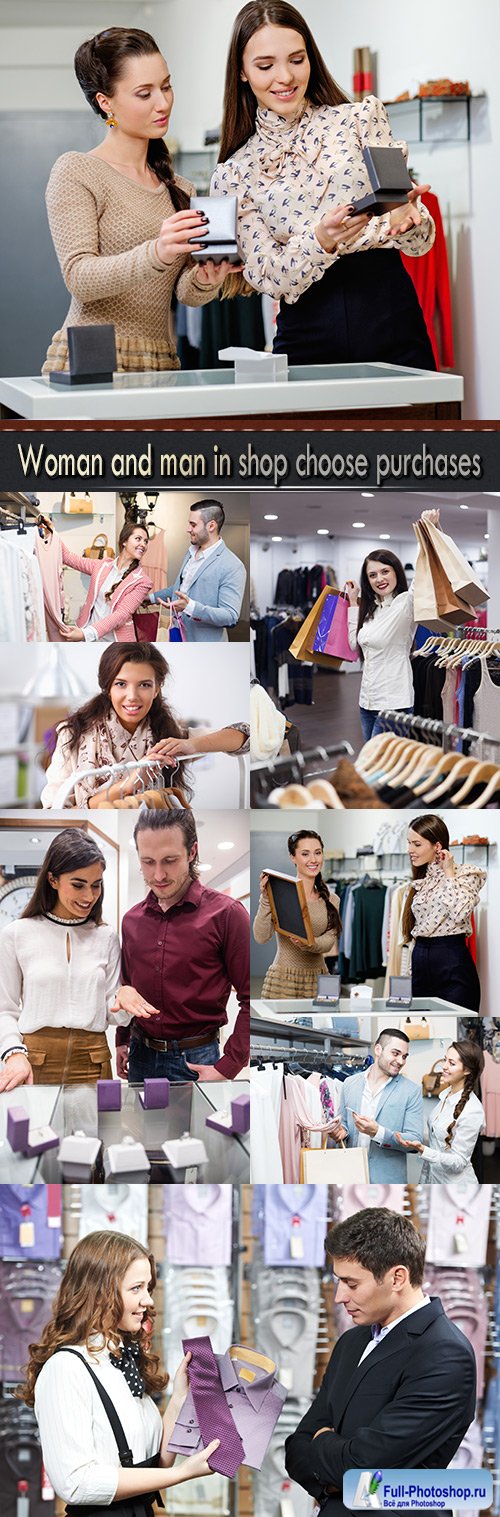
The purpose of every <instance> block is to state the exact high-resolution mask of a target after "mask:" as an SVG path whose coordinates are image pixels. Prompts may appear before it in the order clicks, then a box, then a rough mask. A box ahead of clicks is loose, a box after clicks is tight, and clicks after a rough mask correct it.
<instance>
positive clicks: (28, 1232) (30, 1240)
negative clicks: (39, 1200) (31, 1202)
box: [19, 1206, 35, 1248]
mask: <svg viewBox="0 0 500 1517" xmlns="http://www.w3.org/2000/svg"><path fill="white" fill-rule="evenodd" d="M21 1217H22V1222H20V1223H19V1247H20V1248H34V1246H35V1229H34V1226H33V1222H32V1221H31V1206H22V1207H21Z"/></svg>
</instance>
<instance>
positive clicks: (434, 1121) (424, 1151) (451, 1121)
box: [395, 1038, 486, 1185]
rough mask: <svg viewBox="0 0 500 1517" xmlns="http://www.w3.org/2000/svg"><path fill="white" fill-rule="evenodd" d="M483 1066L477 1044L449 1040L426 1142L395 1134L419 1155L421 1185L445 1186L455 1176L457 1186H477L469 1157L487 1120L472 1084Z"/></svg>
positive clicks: (399, 1141) (403, 1143) (403, 1145)
mask: <svg viewBox="0 0 500 1517" xmlns="http://www.w3.org/2000/svg"><path fill="white" fill-rule="evenodd" d="M483 1068H484V1055H483V1053H482V1050H481V1049H480V1048H478V1045H477V1043H472V1042H470V1040H469V1039H468V1038H462V1039H461V1040H460V1041H459V1042H458V1043H451V1044H450V1047H449V1049H448V1052H447V1054H446V1056H445V1061H444V1064H443V1069H442V1073H441V1090H440V1092H439V1100H438V1105H437V1108H436V1110H435V1111H434V1113H433V1115H432V1117H431V1119H430V1122H429V1131H428V1138H429V1141H428V1143H418V1142H416V1140H414V1139H411V1140H410V1139H406V1138H403V1137H402V1135H401V1133H399V1132H397V1133H395V1137H396V1138H397V1140H398V1143H401V1145H402V1147H403V1148H408V1149H411V1150H412V1152H413V1153H418V1154H421V1155H422V1158H423V1160H424V1163H423V1167H422V1173H421V1176H420V1183H421V1184H422V1185H445V1184H446V1183H447V1181H448V1180H454V1179H457V1180H458V1181H459V1182H460V1185H477V1179H478V1176H477V1175H476V1174H475V1172H474V1169H473V1166H472V1163H471V1159H472V1154H473V1152H474V1149H475V1146H476V1143H477V1139H478V1137H479V1134H480V1132H481V1131H482V1129H483V1127H484V1125H485V1120H486V1119H485V1113H484V1108H483V1107H482V1105H481V1102H480V1101H479V1100H478V1098H477V1096H476V1095H474V1086H475V1085H476V1084H477V1081H478V1080H479V1076H480V1075H481V1074H482V1071H483Z"/></svg>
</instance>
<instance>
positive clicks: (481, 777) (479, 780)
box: [450, 759, 499, 811]
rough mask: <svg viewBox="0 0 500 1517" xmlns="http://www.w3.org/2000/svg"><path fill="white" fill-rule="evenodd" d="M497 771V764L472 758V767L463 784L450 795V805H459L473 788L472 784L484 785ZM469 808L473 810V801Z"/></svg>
mask: <svg viewBox="0 0 500 1517" xmlns="http://www.w3.org/2000/svg"><path fill="white" fill-rule="evenodd" d="M498 773H499V769H498V764H492V763H488V762H486V761H485V760H483V759H480V760H479V761H478V760H477V759H474V760H473V762H472V768H471V769H470V770H469V773H468V775H467V779H466V780H465V784H463V785H462V786H461V788H460V790H458V791H457V793H456V795H452V796H450V800H451V804H452V806H461V805H462V801H464V800H465V799H466V796H468V795H470V792H471V790H473V789H474V785H482V784H484V785H486V784H487V782H488V780H491V779H492V778H493V776H494V775H495V774H498ZM483 804H484V803H483ZM469 810H472V811H473V810H475V806H474V803H472V806H471V807H469Z"/></svg>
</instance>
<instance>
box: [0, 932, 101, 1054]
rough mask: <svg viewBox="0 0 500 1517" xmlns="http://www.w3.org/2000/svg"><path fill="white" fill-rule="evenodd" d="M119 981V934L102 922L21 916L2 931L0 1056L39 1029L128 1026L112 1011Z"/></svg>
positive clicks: (96, 1030) (96, 1029)
mask: <svg viewBox="0 0 500 1517" xmlns="http://www.w3.org/2000/svg"><path fill="white" fill-rule="evenodd" d="M120 983H121V980H120V943H119V939H118V935H117V933H116V932H113V929H112V928H111V927H107V926H105V925H104V924H103V925H102V926H101V927H98V926H97V925H96V923H95V922H77V923H75V924H74V925H71V926H70V927H67V926H65V925H64V924H63V923H62V922H52V921H51V920H50V917H42V916H40V917H21V918H20V919H19V921H16V922H9V923H8V925H7V927H3V928H2V931H1V932H0V1057H1V1056H2V1054H3V1053H4V1052H6V1051H7V1049H8V1048H12V1047H14V1046H17V1045H18V1044H19V1042H20V1034H21V1036H22V1035H24V1034H25V1033H30V1032H39V1031H40V1028H41V1027H79V1028H81V1029H82V1031H85V1032H104V1031H105V1030H106V1027H107V1026H108V1024H109V1023H110V1022H112V1023H114V1024H117V1023H118V1024H122V1025H127V1024H128V1022H130V1016H129V1013H128V1012H126V1011H117V1012H111V1010H110V1007H111V1006H112V1005H113V1002H114V999H115V996H116V992H117V990H118V987H119V985H120Z"/></svg>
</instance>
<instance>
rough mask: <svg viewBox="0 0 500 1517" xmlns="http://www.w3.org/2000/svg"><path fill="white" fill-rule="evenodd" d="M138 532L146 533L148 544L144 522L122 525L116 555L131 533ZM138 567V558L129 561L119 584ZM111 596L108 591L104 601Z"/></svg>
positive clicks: (111, 591)
mask: <svg viewBox="0 0 500 1517" xmlns="http://www.w3.org/2000/svg"><path fill="white" fill-rule="evenodd" d="M138 530H139V531H140V532H145V533H146V537H147V539H148V542H149V532H148V529H147V527H146V526H145V525H144V522H137V521H126V522H124V523H123V527H122V530H121V532H120V536H119V538H118V554H120V553H121V550H122V548H124V547H125V543H128V540H129V537H131V536H132V533H133V532H137V531H138ZM140 566H141V561H140V559H139V558H132V559H131V560H130V564H129V567H128V569H126V570H125V573H124V574H122V577H121V580H120V584H123V581H124V579H126V578H127V575H128V574H132V572H133V570H134V569H140ZM115 589H116V585H115ZM113 594H114V591H113V590H108V591H107V593H106V592H105V594H104V599H105V600H111V597H112V595H113Z"/></svg>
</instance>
